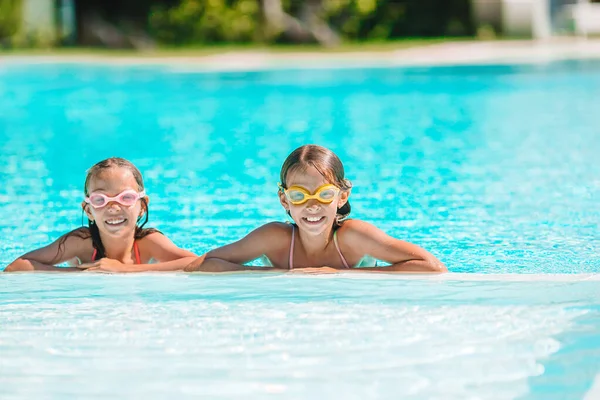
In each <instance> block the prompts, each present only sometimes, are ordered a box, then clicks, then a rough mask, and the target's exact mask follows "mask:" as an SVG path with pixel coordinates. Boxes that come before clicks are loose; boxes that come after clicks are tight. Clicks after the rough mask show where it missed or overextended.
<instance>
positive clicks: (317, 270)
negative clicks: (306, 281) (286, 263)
mask: <svg viewBox="0 0 600 400" xmlns="http://www.w3.org/2000/svg"><path fill="white" fill-rule="evenodd" d="M338 272H340V271H339V270H337V269H335V268H331V267H327V266H323V267H311V268H294V269H292V270H290V272H288V273H289V274H307V275H319V274H337V273H338Z"/></svg>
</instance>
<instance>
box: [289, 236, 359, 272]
mask: <svg viewBox="0 0 600 400" xmlns="http://www.w3.org/2000/svg"><path fill="white" fill-rule="evenodd" d="M295 238H296V227H295V226H294V225H292V244H291V245H290V259H289V262H288V268H289V269H293V268H294V242H295ZM333 244H334V245H335V249H336V250H337V252H338V254H339V255H340V259H341V260H342V264H344V267H346V268H350V266H349V265H348V262H347V261H346V259H345V258H344V255H343V254H342V251H341V250H340V246H339V245H338V240H337V231H335V232H333Z"/></svg>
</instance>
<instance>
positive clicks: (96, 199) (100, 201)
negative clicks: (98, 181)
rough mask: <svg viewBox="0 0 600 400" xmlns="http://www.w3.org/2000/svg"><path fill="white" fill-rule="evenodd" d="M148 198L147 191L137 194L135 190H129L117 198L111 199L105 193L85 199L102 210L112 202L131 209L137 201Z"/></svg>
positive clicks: (95, 194)
mask: <svg viewBox="0 0 600 400" xmlns="http://www.w3.org/2000/svg"><path fill="white" fill-rule="evenodd" d="M145 196H146V191H145V190H142V191H141V192H139V193H138V192H136V191H135V190H133V189H127V190H124V191H122V192H121V193H119V194H118V195H116V196H115V197H109V196H107V195H105V194H103V193H92V194H91V195H90V196H89V197H86V198H85V202H86V203H88V204H89V205H91V206H92V207H94V208H102V207H104V206H105V205H107V204H108V203H109V202H111V201H116V202H117V203H119V204H121V205H124V206H126V207H131V206H132V205H134V204H135V202H136V201H138V200H139V199H141V198H143V197H145Z"/></svg>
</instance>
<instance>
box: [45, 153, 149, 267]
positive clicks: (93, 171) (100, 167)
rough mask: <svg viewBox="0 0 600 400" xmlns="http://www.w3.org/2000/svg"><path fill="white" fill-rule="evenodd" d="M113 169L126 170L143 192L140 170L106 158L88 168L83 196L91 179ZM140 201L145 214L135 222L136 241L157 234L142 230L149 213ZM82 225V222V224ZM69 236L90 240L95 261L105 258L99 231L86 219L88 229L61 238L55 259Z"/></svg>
mask: <svg viewBox="0 0 600 400" xmlns="http://www.w3.org/2000/svg"><path fill="white" fill-rule="evenodd" d="M115 167H116V168H125V169H128V170H129V171H130V172H131V174H132V175H133V177H134V178H135V181H136V182H137V184H138V191H140V192H141V191H142V190H144V180H143V179H142V174H141V172H140V170H139V169H137V167H136V166H135V165H133V164H132V163H131V162H130V161H128V160H125V159H124V158H119V157H111V158H107V159H105V160H102V161H100V162H98V163H96V164H95V165H94V166H93V167H92V168H90V169H89V170H88V172H87V176H86V177H85V184H84V188H83V193H84V195H85V196H86V197H87V196H89V192H88V185H89V183H90V181H91V180H92V179H94V178H95V177H97V176H99V175H100V174H101V173H102V172H103V171H105V170H107V169H110V168H115ZM140 201H141V202H142V208H143V209H144V210H145V212H144V215H143V216H140V217H138V220H137V225H136V227H135V233H134V238H135V239H136V240H137V239H141V238H143V237H146V236H148V235H149V234H151V233H154V232H159V231H158V230H157V229H154V228H144V226H145V225H146V223H147V222H148V213H149V211H148V202H147V200H146V199H145V198H142V199H140ZM82 219H83V216H82ZM82 225H83V222H82ZM159 233H160V232H159ZM69 236H77V237H79V238H81V239H88V238H92V245H93V246H94V249H96V251H97V253H96V260H99V259H101V258H103V257H105V256H106V254H105V253H106V252H105V249H104V245H103V244H102V239H101V238H100V231H99V230H98V226H97V225H96V223H95V222H94V221H92V220H90V219H88V227H87V228H86V227H81V228H79V229H76V230H74V231H72V232H70V233H68V234H66V235H65V236H63V237H62V239H61V240H60V242H59V246H58V253H57V255H56V257H57V259H58V258H59V257H60V254H61V253H62V251H63V250H64V249H63V247H64V244H65V242H66V240H67V239H68V238H69Z"/></svg>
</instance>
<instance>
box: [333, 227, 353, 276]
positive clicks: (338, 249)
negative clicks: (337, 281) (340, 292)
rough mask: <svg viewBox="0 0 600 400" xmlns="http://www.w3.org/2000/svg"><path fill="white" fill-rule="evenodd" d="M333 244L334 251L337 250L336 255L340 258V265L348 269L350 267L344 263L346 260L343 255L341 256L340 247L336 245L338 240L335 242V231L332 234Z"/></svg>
mask: <svg viewBox="0 0 600 400" xmlns="http://www.w3.org/2000/svg"><path fill="white" fill-rule="evenodd" d="M333 244H335V249H336V250H337V252H338V254H339V255H340V258H341V259H342V263H343V264H344V267H346V268H350V266H349V265H348V263H347V262H346V259H345V258H344V255H343V254H342V251H341V250H340V245H339V244H338V240H337V231H335V232H333Z"/></svg>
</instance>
